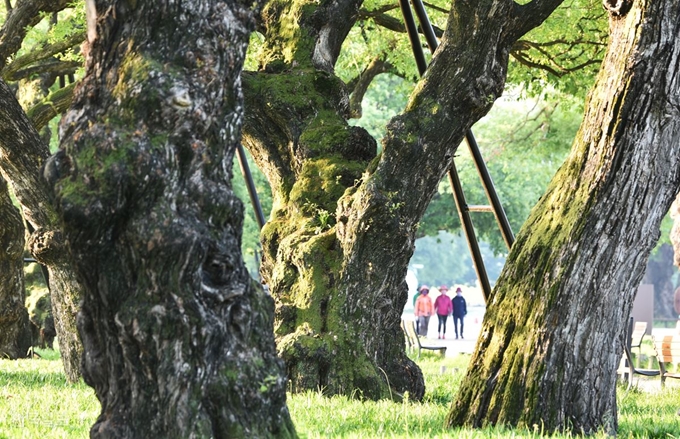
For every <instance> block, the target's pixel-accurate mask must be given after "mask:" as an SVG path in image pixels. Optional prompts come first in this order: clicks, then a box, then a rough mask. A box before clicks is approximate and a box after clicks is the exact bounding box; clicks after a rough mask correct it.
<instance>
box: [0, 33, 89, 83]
mask: <svg viewBox="0 0 680 439" xmlns="http://www.w3.org/2000/svg"><path fill="white" fill-rule="evenodd" d="M83 41H85V32H78V33H75V34H73V35H71V36H70V37H68V38H66V39H65V40H63V41H59V42H57V43H54V44H50V45H47V46H45V47H43V48H42V49H40V50H32V51H31V52H29V53H28V54H26V55H24V56H20V57H18V58H16V59H15V60H14V61H12V62H11V63H10V64H7V65H6V66H5V68H4V69H1V71H2V77H3V79H5V80H16V79H15V77H16V73H17V72H19V71H20V70H21V69H23V68H25V67H27V66H30V65H31V64H34V63H37V62H39V61H43V60H46V59H49V58H51V57H53V56H54V55H56V54H58V53H63V52H65V51H66V50H68V49H70V48H72V47H74V46H77V45H79V44H81V43H82V42H83Z"/></svg>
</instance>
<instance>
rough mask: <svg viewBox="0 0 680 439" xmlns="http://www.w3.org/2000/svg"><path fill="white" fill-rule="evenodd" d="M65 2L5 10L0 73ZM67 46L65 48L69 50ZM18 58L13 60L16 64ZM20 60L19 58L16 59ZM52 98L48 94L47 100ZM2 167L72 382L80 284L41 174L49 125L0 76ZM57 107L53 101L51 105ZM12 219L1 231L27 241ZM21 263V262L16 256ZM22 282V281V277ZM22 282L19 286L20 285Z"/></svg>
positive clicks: (76, 370) (3, 209) (34, 0)
mask: <svg viewBox="0 0 680 439" xmlns="http://www.w3.org/2000/svg"><path fill="white" fill-rule="evenodd" d="M69 3H70V2H69V1H67V0H59V1H52V0H49V1H48V0H31V1H23V2H17V3H16V6H15V7H14V8H13V9H12V10H11V11H10V12H8V14H7V17H6V21H5V23H3V26H2V28H1V29H0V72H2V73H3V75H4V74H5V73H7V70H10V71H11V70H12V69H13V65H12V64H9V65H7V62H8V60H9V59H10V58H12V57H14V55H15V54H16V52H17V51H18V50H19V48H20V47H21V43H22V41H23V40H24V37H25V36H26V32H27V30H28V29H29V28H30V27H31V26H34V25H35V24H36V23H38V22H39V21H40V19H41V17H42V14H43V13H46V12H58V11H60V10H62V9H64V8H66V7H67V6H68V5H69ZM66 48H68V47H65V48H64V49H62V50H65V49H66ZM17 59H20V58H15V59H14V61H15V62H18V61H17ZM18 63H19V64H21V63H20V62H18ZM47 100H48V101H49V100H50V98H48V99H47ZM0 102H2V106H0V169H1V170H2V175H4V176H5V178H6V179H7V181H8V182H9V183H10V184H11V185H12V189H13V191H14V194H15V195H16V197H17V200H18V201H19V203H20V204H21V208H22V210H23V214H24V218H25V220H26V222H27V223H28V224H30V225H31V226H32V228H33V229H34V230H35V232H34V233H32V234H31V236H30V238H29V242H28V247H29V250H30V251H31V253H32V254H33V256H34V257H35V258H36V259H37V260H38V261H39V262H40V263H41V264H43V265H45V266H46V267H47V268H48V271H49V278H50V279H49V280H50V294H51V302H52V309H53V314H54V317H55V329H56V331H57V336H58V340H59V347H60V351H61V358H62V362H63V365H64V371H65V373H66V377H67V379H68V380H69V381H72V382H74V381H77V380H78V379H79V378H80V362H81V355H82V344H81V342H80V338H79V337H78V331H77V329H76V313H77V310H78V303H79V301H80V286H79V284H78V281H77V279H76V277H75V273H74V271H73V269H72V268H71V264H70V259H69V254H68V251H66V249H65V247H64V245H63V242H62V240H61V232H60V221H59V218H58V216H57V215H56V213H55V211H54V208H53V203H52V199H51V193H50V191H49V189H48V186H47V184H46V182H45V180H44V178H43V174H42V173H41V167H42V165H43V163H44V161H45V159H47V157H49V149H48V146H47V145H46V144H44V142H43V141H42V140H41V139H40V135H39V134H38V131H37V130H36V129H40V128H41V125H44V124H45V123H47V120H42V121H41V122H38V121H36V120H29V119H28V117H27V115H26V113H25V112H24V110H23V109H22V108H21V106H20V105H19V103H18V102H17V100H16V99H15V96H14V92H13V91H12V90H11V89H10V88H9V87H8V86H7V84H6V83H5V82H4V81H3V80H2V79H0ZM50 104H51V107H52V108H53V109H54V108H55V105H54V104H53V103H50ZM0 197H2V198H3V201H2V202H0V215H1V216H2V217H3V218H13V216H12V214H11V212H10V210H13V209H14V207H13V206H12V204H11V202H10V200H9V196H8V192H7V191H6V190H4V191H0ZM11 224H12V223H11V222H1V223H0V230H1V231H2V232H4V233H7V232H8V231H9V230H14V231H15V233H17V234H16V235H14V236H13V237H12V238H11V240H12V241H17V242H18V241H21V242H23V230H21V231H19V229H17V228H12V227H11ZM18 256H19V259H17V262H22V261H23V260H22V257H21V255H18ZM22 282H23V281H22ZM17 286H18V285H15V287H17Z"/></svg>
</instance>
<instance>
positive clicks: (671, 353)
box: [654, 334, 680, 387]
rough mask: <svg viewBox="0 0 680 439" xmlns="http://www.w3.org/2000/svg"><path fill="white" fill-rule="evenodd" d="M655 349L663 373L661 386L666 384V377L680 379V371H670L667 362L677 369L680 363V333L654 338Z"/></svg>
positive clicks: (661, 373)
mask: <svg viewBox="0 0 680 439" xmlns="http://www.w3.org/2000/svg"><path fill="white" fill-rule="evenodd" d="M654 351H655V352H656V359H657V361H658V362H659V370H660V375H661V387H663V386H665V385H666V378H677V379H680V372H670V371H669V370H668V369H666V365H667V364H672V365H673V366H674V369H675V370H678V369H677V365H678V363H680V335H679V334H674V335H666V336H663V337H659V338H654Z"/></svg>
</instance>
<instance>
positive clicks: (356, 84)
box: [349, 53, 393, 119]
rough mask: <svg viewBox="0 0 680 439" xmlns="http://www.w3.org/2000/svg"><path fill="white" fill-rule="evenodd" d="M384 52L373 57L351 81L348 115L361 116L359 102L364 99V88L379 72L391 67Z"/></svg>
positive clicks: (356, 117)
mask: <svg viewBox="0 0 680 439" xmlns="http://www.w3.org/2000/svg"><path fill="white" fill-rule="evenodd" d="M385 58H386V56H385V54H384V53H383V54H380V55H378V56H376V57H375V58H373V60H372V61H371V62H370V63H369V65H368V66H367V67H366V68H365V69H364V71H363V72H361V74H360V75H359V76H358V77H357V78H355V80H353V81H351V82H350V84H351V85H352V88H353V90H352V94H351V95H350V98H349V117H350V118H354V119H359V118H360V117H361V113H362V110H361V102H362V101H363V100H364V95H365V94H366V90H368V87H369V86H370V85H371V83H372V82H373V80H374V79H375V78H376V76H378V75H379V74H381V73H385V72H388V71H390V69H392V67H393V66H392V64H391V63H389V62H387V61H386V60H385Z"/></svg>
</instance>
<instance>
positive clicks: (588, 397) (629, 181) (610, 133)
mask: <svg viewBox="0 0 680 439" xmlns="http://www.w3.org/2000/svg"><path fill="white" fill-rule="evenodd" d="M607 3H610V2H605V4H607ZM611 3H613V2H611ZM619 3H620V2H619ZM610 29H611V40H610V41H611V42H610V46H609V48H608V52H607V56H606V59H605V61H604V63H603V66H602V70H601V72H600V75H599V76H598V79H597V83H596V85H595V88H594V89H593V91H592V92H591V94H590V96H589V102H588V105H587V111H586V114H585V119H584V122H583V125H582V126H581V129H580V131H579V133H578V135H577V138H576V140H575V143H574V147H573V150H572V153H571V155H570V157H569V158H568V159H567V161H566V162H565V164H564V165H563V166H562V168H561V169H560V170H559V172H558V173H557V175H556V176H555V178H554V179H553V181H552V182H551V184H550V186H549V189H548V191H547V193H546V194H545V195H544V196H543V197H542V198H541V200H540V201H539V203H538V205H537V206H536V207H535V209H534V210H533V211H532V214H531V215H530V218H529V219H528V220H527V222H526V223H525V226H524V227H523V229H522V230H521V231H520V233H519V235H518V237H517V240H516V242H515V244H514V246H513V248H512V250H511V252H510V256H509V258H508V260H507V262H506V266H505V267H506V268H505V270H504V271H503V273H502V274H501V277H500V278H499V280H498V282H497V284H496V288H495V290H494V291H493V295H492V297H491V300H490V301H489V303H488V306H487V313H486V315H485V321H484V324H483V328H482V333H481V338H480V341H479V344H478V346H477V350H476V352H475V354H474V355H473V358H472V361H471V362H470V366H469V368H468V371H467V375H466V377H465V379H464V381H463V385H462V386H461V389H460V392H459V394H458V396H457V399H456V401H455V403H454V404H453V405H452V407H451V411H450V413H449V417H448V424H449V425H452V426H459V425H467V426H485V425H494V424H506V425H521V426H526V427H529V428H531V427H532V426H533V425H539V426H540V427H541V429H542V430H544V431H547V432H549V431H553V430H565V429H573V430H575V431H576V432H583V433H593V432H596V431H598V430H600V429H604V430H606V431H608V432H610V433H615V431H616V428H617V418H616V416H617V409H616V395H615V390H616V374H615V370H616V368H617V365H618V363H619V360H620V359H621V352H622V346H621V343H622V341H623V338H624V330H625V324H626V321H627V317H628V315H629V312H630V310H631V306H632V302H633V298H634V294H635V291H636V290H637V286H638V284H639V283H640V280H641V279H642V275H643V271H644V268H645V262H646V261H647V258H648V256H649V253H650V251H651V250H652V248H653V247H654V245H655V243H656V241H657V240H658V237H659V225H660V222H661V220H662V218H663V216H664V215H665V213H666V212H667V211H668V208H669V207H670V204H671V202H672V201H673V198H674V197H675V195H676V194H677V193H678V189H679V188H680V149H679V148H678V138H680V65H678V59H680V1H677V0H672V1H655V0H643V1H635V2H634V5H633V6H632V9H630V11H627V10H625V9H622V8H620V7H618V6H617V8H616V10H615V11H612V14H611V16H610Z"/></svg>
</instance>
